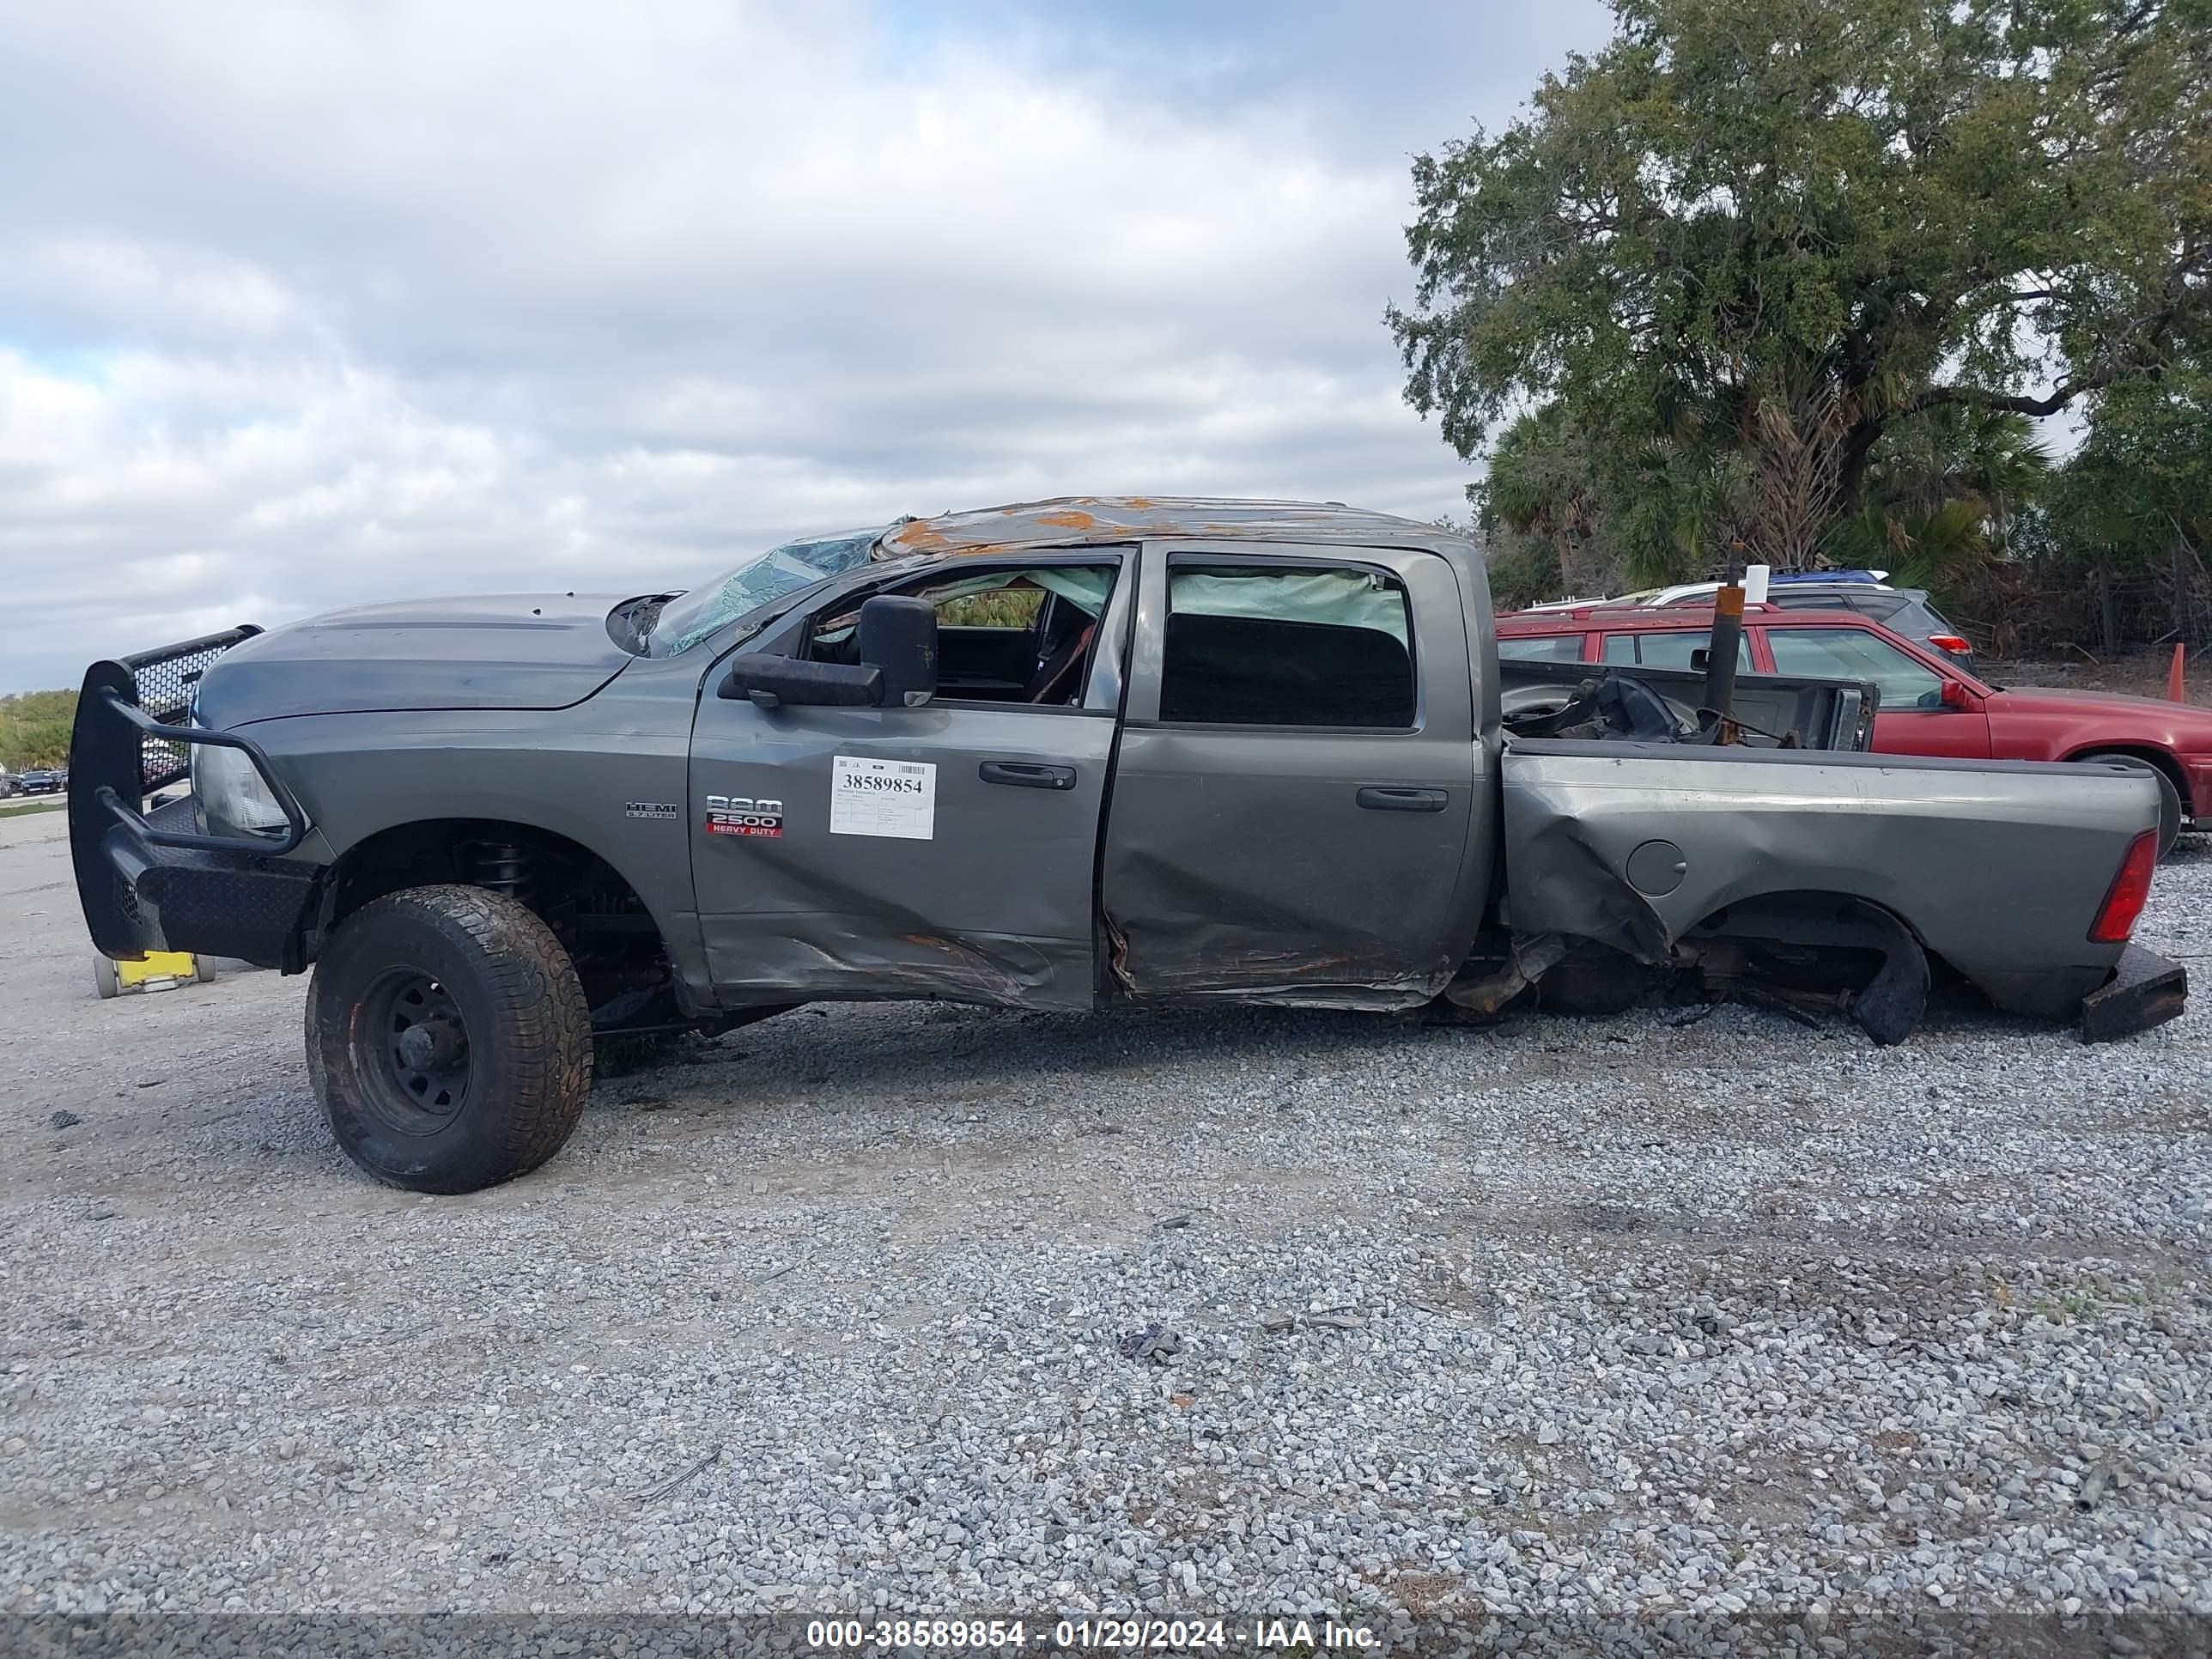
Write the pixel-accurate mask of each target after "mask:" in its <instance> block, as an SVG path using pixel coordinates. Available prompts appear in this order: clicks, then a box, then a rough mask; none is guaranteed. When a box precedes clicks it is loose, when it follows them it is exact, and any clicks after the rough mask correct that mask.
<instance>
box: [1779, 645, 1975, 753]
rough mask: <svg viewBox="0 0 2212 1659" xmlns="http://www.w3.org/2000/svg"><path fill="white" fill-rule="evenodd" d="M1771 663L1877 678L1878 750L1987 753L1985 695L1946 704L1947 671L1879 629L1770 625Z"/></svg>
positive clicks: (1796, 670) (1783, 670)
mask: <svg viewBox="0 0 2212 1659" xmlns="http://www.w3.org/2000/svg"><path fill="white" fill-rule="evenodd" d="M1765 635H1766V649H1767V653H1768V658H1769V660H1771V662H1772V663H1773V665H1774V671H1775V672H1776V673H1778V674H1802V675H1806V676H1808V677H1809V678H1820V679H1839V680H1872V681H1873V682H1874V683H1875V685H1876V686H1877V687H1878V688H1880V690H1881V706H1880V707H1879V708H1876V710H1875V720H1874V748H1875V753H1876V754H1881V755H1944V756H1949V757H1952V758H1954V759H1958V760H1987V759H1988V758H1989V757H1990V717H1989V715H1988V714H1986V713H1984V710H1983V707H1982V699H1981V698H1980V697H1978V696H1975V695H1974V693H1973V692H1972V690H1971V689H1969V690H1967V694H1966V696H1967V703H1966V707H1965V708H1952V707H1950V706H1949V705H1948V704H1947V703H1945V702H1944V701H1943V683H1944V681H1945V679H1946V678H1948V676H1946V675H1943V674H1942V673H1939V672H1937V671H1936V670H1935V669H1933V668H1931V667H1929V665H1927V664H1926V663H1923V662H1922V661H1921V660H1919V659H1917V657H1914V656H1912V655H1911V653H1908V652H1905V651H1903V650H1900V649H1899V647H1896V646H1894V645H1893V644H1891V643H1890V642H1889V641H1887V640H1886V639H1884V638H1882V636H1881V635H1879V634H1876V633H1874V632H1871V631H1870V630H1869V629H1862V628H1778V627H1771V626H1770V627H1768V628H1767V629H1765Z"/></svg>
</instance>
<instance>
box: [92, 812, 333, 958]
mask: <svg viewBox="0 0 2212 1659" xmlns="http://www.w3.org/2000/svg"><path fill="white" fill-rule="evenodd" d="M144 823H145V826H146V828H147V829H152V830H155V831H156V832H161V831H165V830H185V829H190V828H191V823H192V817H191V802H190V801H189V800H180V801H176V802H173V803H172V804H171V805H167V806H164V807H160V808H157V809H156V810H155V811H153V812H151V813H149V815H148V816H147V817H146V818H145V819H144ZM321 873H322V866H320V865H317V864H309V863H307V862H304V861H302V860H297V859H277V858H269V857H266V856H263V855H260V854H252V853H245V852H234V851H230V850H228V849H224V848H202V847H165V846H162V845H161V844H160V843H158V842H151V841H149V840H148V839H147V838H146V836H145V833H144V832H143V830H141V829H140V828H139V827H138V826H137V825H136V824H133V823H129V822H128V821H119V822H116V823H111V824H109V825H108V826H107V829H106V832H105V833H104V834H103V835H101V836H100V840H99V842H98V843H97V845H96V846H95V847H94V849H93V851H92V856H91V858H90V860H85V859H84V858H83V857H82V854H80V856H79V861H78V865H77V872H76V874H77V892H78V896H79V897H80V898H81V899H82V902H83V906H84V919H85V925H86V927H88V928H89V929H90V931H91V933H92V941H93V943H94V945H96V946H98V947H99V950H100V954H101V955H103V956H106V957H114V958H115V959H116V960H118V961H127V960H129V959H131V958H132V957H137V956H138V955H139V954H141V953H142V952H144V951H193V952H195V953H197V954H198V955H201V956H210V957H242V958H244V959H245V960H246V961H247V962H252V963H259V964H260V965H261V966H263V967H264V968H284V969H290V970H293V971H296V970H297V969H299V968H300V967H301V966H302V965H304V964H303V963H301V961H300V960H299V959H298V957H299V952H300V945H301V940H302V939H303V938H304V935H305V933H306V930H307V927H308V926H309V925H310V924H311V923H312V922H313V920H314V915H315V906H316V904H317V902H318V898H319V895H318V893H317V890H316V878H317V877H319V875H320V874H321Z"/></svg>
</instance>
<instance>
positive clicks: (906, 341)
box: [0, 0, 1607, 691]
mask: <svg viewBox="0 0 2212 1659" xmlns="http://www.w3.org/2000/svg"><path fill="white" fill-rule="evenodd" d="M1606 33H1607V15H1606V13H1605V11H1604V9H1603V7H1602V6H1601V4H1598V3H1595V0H1544V3H1532V0H1504V3H1498V0H1492V3H1488V4H1472V3H1459V4H1452V3H1449V0H1437V3H1434V4H1431V5H1422V4H1416V3H1410V0H1366V3H1364V4H1362V5H1359V6H1357V7H1354V6H1351V5H1346V4H1341V3H1338V0H1212V3H1206V4H1199V5H1193V4H1190V3H1188V0H1176V3H1170V0H1157V3H1156V0H1128V3H1123V4H1121V5H1117V6H1112V7H1105V6H1076V5H1072V4H1066V5H1063V4H1054V3H1038V0H974V3H967V4H961V3H923V0H876V3H864V0H854V3H837V0H808V3H805V4H793V3H788V0H786V3H781V4H775V5H765V4H763V5H754V4H746V3H741V0H629V3H623V4H614V3H610V0H595V3H573V0H527V3H525V0H471V3H470V4H468V5H465V6H453V5H450V4H431V3H427V0H425V3H416V0H330V3H320V0H271V3H265V4H263V3H250V0H196V3H193V4H191V5H151V6H149V5H125V4H121V3H106V0H0V568H4V569H5V571H6V573H7V575H8V577H9V589H10V592H9V605H8V606H7V615H8V617H9V620H8V621H7V622H6V623H4V624H0V691H10V690H27V689H31V688H34V687H40V686H46V685H59V684H74V683H75V682H76V679H77V678H78V677H79V676H80V675H81V673H82V669H83V665H84V664H85V663H86V661H87V660H88V659H91V658H94V657H95V656H100V655H104V654H109V653H118V652H124V651H130V650H134V649H142V648H144V647H148V646H150V645H154V644H159V643H162V642H165V641H170V640H174V639H179V638H183V637H185V636H187V635H192V634H196V633H199V632H203V631H205V630H207V629H211V628H216V627H222V626H225V625H228V623H233V622H238V621H258V622H262V623H274V622H279V621H283V620H286V619H288V618H290V617H297V616H301V615H304V614H307V613H309V612H312V611H319V610H324V609H327V608H330V607H331V606H334V605H344V604H351V603H357V602H360V601H363V600H368V599H391V598H404V597H410V596H416V595H422V594H435V593H458V592H498V591H506V590H515V589H522V588H529V587H560V588H568V587H579V588H580V587H586V586H589V587H593V588H604V589H612V590H618V591H623V592H635V591H638V590H640V589H641V588H649V587H653V586H662V585H671V586H681V585H683V584H684V583H686V582H690V581H693V580H699V579H701V578H702V577H703V576H705V575H707V574H709V573H711V572H712V571H713V570H714V569H716V568H720V566H722V565H725V564H726V563H728V562H730V561H731V560H732V558H734V557H736V556H738V555H739V554H742V553H743V552H745V551H747V550H751V549H753V548H756V547H759V546H763V545H766V544H769V543H772V542H774V541H776V540H780V539H781V538H784V537H786V536H787V535H789V534H792V533H793V532H801V531H807V530H822V529H831V528H838V527H843V526H852V525H855V524H864V523H870V522H876V521H880V520H885V519H888V518H890V517H892V516H894V515H896V514H897V513H928V512H936V511H941V510H944V509H945V508H949V507H973V506H982V505H987V504H990V503H993V502H997V501H1008V500H1019V499H1024V498H1029V497H1035V496H1042V495H1064V494H1075V493H1082V492H1087V491H1121V490H1154V491H1180V492H1191V493H1201V494H1219V495H1298V496H1305V497H1330V498H1335V499H1340V500H1345V501H1355V502H1358V503H1359V504H1362V505H1364V506H1371V507H1381V508H1385V509H1389V510H1392V511H1396V512H1400V513H1410V514H1413V515H1416V516H1419V517H1429V516H1432V515H1434V514H1436V513H1441V512H1446V511H1451V510H1455V509H1457V508H1458V507H1460V506H1461V505H1462V498H1461V493H1460V492H1461V489H1462V485H1463V484H1464V483H1465V482H1466V474H1465V471H1464V469H1463V468H1462V466H1461V465H1460V464H1459V462H1458V461H1457V460H1456V459H1455V458H1454V457H1453V456H1452V455H1451V454H1450V453H1449V451H1448V450H1446V449H1445V448H1444V447H1443V443H1442V441H1441V440H1440V439H1439V438H1438V437H1437V434H1436V430H1435V428H1434V427H1433V426H1424V425H1423V424H1422V423H1421V422H1419V421H1418V420H1417V419H1416V418H1415V417H1414V416H1413V415H1412V414H1411V413H1410V412H1409V411H1408V410H1407V409H1406V408H1405V407H1404V405H1403V404H1402V403H1401V401H1400V398H1399V381H1400V377H1399V373H1398V365H1397V362H1396V358H1395V351H1394V349H1393V348H1392V345H1391V343H1390V340H1389V335H1388V333H1387V332H1386V331H1385V330H1384V329H1383V324H1382V320H1381V316H1382V311H1383V304H1384V301H1386V300H1389V299H1391V298H1393V297H1395V298H1400V299H1404V298H1407V297H1409V295H1410V289H1411V282H1410V278H1409V276H1408V274H1407V269H1406V266H1405V263H1404V256H1403V240H1402V235H1401V232H1402V228H1403V226H1404V223H1405V222H1406V219H1407V216H1408V211H1409V208H1408V202H1409V185H1408V179H1407V162H1408V161H1409V159H1410V157H1411V156H1412V155H1413V154H1414V153H1415V152H1417V151H1419V150H1422V149H1431V148H1433V147H1434V146H1435V145H1436V144H1437V143H1440V142H1441V141H1443V139H1445V138H1448V137H1453V136H1455V135H1458V134H1462V133H1465V132H1467V131H1470V130H1471V128H1472V126H1473V125H1474V123H1475V122H1476V121H1478V120H1480V121H1485V122H1490V123H1495V122H1498V121H1499V120H1502V119H1504V118H1506V117H1507V116H1509V115H1510V113H1511V112H1512V111H1513V109H1514V107H1515V106H1516V104H1518V103H1519V102H1520V100H1522V99H1523V98H1524V97H1525V96H1526V95H1527V94H1528V91H1529V90H1530V88H1533V87H1534V84H1535V82H1536V80H1537V79H1538V77H1539V76H1541V74H1542V73H1543V71H1544V70H1546V69H1547V68H1549V67H1553V66H1556V65H1557V64H1559V63H1560V62H1561V61H1562V59H1563V58H1565V54H1566V53H1567V52H1570V51H1572V50H1577V49H1584V50H1586V49H1589V48H1591V47H1594V46H1596V45H1598V44H1599V43H1600V42H1601V40H1603V38H1604V36H1605V34H1606Z"/></svg>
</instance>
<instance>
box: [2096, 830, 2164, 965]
mask: <svg viewBox="0 0 2212 1659" xmlns="http://www.w3.org/2000/svg"><path fill="white" fill-rule="evenodd" d="M2157 868H2158V831H2157V830H2155V829H2146V830H2144V831H2143V832H2142V834H2141V835H2140V836H2136V838H2135V839H2134V840H2133V841H2131V842H2129V843H2128V854H2127V856H2126V857H2125V858H2124V859H2122V860H2120V868H2119V873H2118V874H2117V875H2115V876H2114V877H2113V878H2112V886H2111V887H2109V888H2108V889H2106V892H2105V902H2103V903H2102V904H2100V905H2099V906H2098V907H2097V920H2096V922H2095V924H2094V925H2093V927H2091V928H2090V929H2089V938H2090V939H2091V941H2092V942H2093V943H2094V944H2098V945H2125V944H2126V943H2127V942H2128V935H2129V934H2130V933H2134V932H2135V930H2136V917H2137V916H2140V915H2142V908H2143V901H2144V900H2146V899H2148V897H2149V896H2150V878H2151V872H2153V871H2154V870H2155V869H2157Z"/></svg>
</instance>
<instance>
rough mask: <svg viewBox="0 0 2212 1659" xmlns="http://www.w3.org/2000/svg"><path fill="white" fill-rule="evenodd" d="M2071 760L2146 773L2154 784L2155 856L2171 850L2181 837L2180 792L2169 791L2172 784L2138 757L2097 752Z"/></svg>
mask: <svg viewBox="0 0 2212 1659" xmlns="http://www.w3.org/2000/svg"><path fill="white" fill-rule="evenodd" d="M2074 758H2075V761H2076V762H2077V763H2079V764H2081V765H2083V766H2087V765H2089V764H2091V763H2099V764H2101V765H2105V766H2124V767H2126V768H2127V769H2129V770H2130V771H2131V772H2148V773H2149V774H2150V775H2151V776H2152V777H2154V778H2155V779H2156V780H2157V781H2158V855H2159V857H2160V858H2161V859H2162V858H2164V857H2165V856H2166V854H2168V853H2170V852H2172V850H2173V843H2174V842H2175V840H2176V839H2177V838H2178V837H2179V836H2180V834H2181V791H2179V789H2177V788H2175V787H2173V780H2172V778H2169V777H2168V776H2166V774H2165V772H2163V771H2162V770H2160V769H2159V768H2158V767H2157V766H2155V765H2154V764H2152V763H2150V762H2149V761H2147V760H2145V759H2144V758H2143V757H2142V756H2141V755H2121V754H2116V753H2113V752H2112V750H2100V751H2099V752H2097V753H2096V754H2093V755H2076V756H2075V757H2074Z"/></svg>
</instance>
